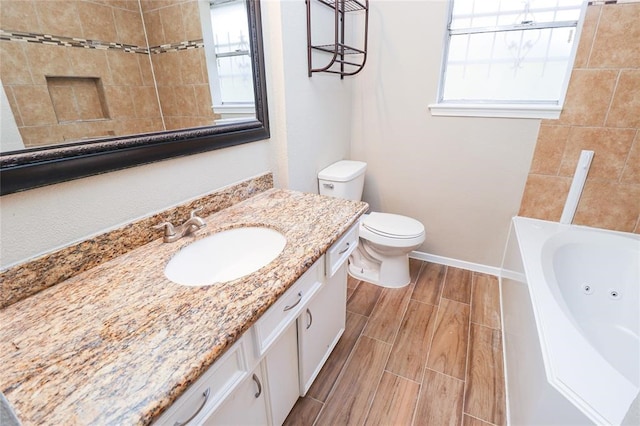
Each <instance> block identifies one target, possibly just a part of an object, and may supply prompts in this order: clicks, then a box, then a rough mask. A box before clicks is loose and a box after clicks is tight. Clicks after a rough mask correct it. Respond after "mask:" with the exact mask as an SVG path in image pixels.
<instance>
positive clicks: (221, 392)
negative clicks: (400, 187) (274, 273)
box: [156, 223, 358, 426]
mask: <svg viewBox="0 0 640 426" xmlns="http://www.w3.org/2000/svg"><path fill="white" fill-rule="evenodd" d="M357 226H358V224H357V223H356V224H355V225H354V226H353V227H352V228H351V229H350V230H349V231H347V233H345V234H344V235H343V237H342V238H340V239H339V240H338V242H336V243H335V244H334V245H333V246H331V248H330V249H329V250H328V251H327V253H326V255H323V256H321V257H320V259H318V260H317V261H316V262H315V263H314V264H313V265H312V266H311V268H309V269H308V270H307V271H306V272H305V273H304V274H303V275H302V276H301V277H300V278H299V279H298V280H297V281H296V282H295V283H294V284H293V285H292V286H291V287H290V288H289V289H288V290H287V291H286V292H285V293H284V294H283V295H282V296H281V297H280V298H279V299H278V300H277V301H276V302H275V303H274V304H273V305H272V306H271V307H270V308H269V309H268V310H267V311H266V312H265V313H264V314H263V315H262V316H261V317H260V319H258V321H256V323H255V324H254V325H253V326H252V327H251V328H250V329H249V330H248V331H247V332H246V333H245V334H243V335H242V337H241V338H240V339H238V341H237V342H236V343H234V345H233V346H232V347H231V348H229V349H228V350H227V352H226V353H225V354H224V355H223V356H222V357H221V358H220V359H219V360H217V361H216V362H215V363H214V364H213V366H212V367H210V368H209V370H207V371H206V372H205V373H204V374H203V375H202V377H200V378H199V379H198V380H197V381H196V382H195V383H194V384H193V385H191V387H190V388H189V389H187V391H186V392H185V393H184V395H182V396H181V397H180V398H179V399H178V400H177V401H176V402H175V403H174V404H173V405H172V406H171V407H170V408H169V409H168V410H167V411H166V412H165V413H163V414H162V416H161V417H160V418H159V419H158V421H157V422H156V424H157V425H170V426H175V425H183V424H188V425H270V426H271V425H273V426H278V425H281V424H282V422H284V420H285V419H286V417H287V415H288V414H289V412H290V411H291V408H293V406H294V405H295V403H296V401H297V399H298V397H299V396H300V395H304V394H306V392H307V390H308V389H309V387H310V386H311V383H312V382H313V380H314V379H315V377H316V376H317V374H318V372H319V371H320V369H321V368H322V366H323V365H324V363H325V361H326V360H327V358H328V357H329V355H330V353H331V351H332V350H333V348H334V347H335V345H336V343H337V342H338V339H339V338H340V336H341V335H342V333H343V331H344V327H345V315H346V286H347V265H346V263H347V259H348V257H349V255H350V254H351V252H352V251H353V250H354V249H355V248H356V246H357V244H358V228H357Z"/></svg>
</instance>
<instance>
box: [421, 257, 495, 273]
mask: <svg viewBox="0 0 640 426" xmlns="http://www.w3.org/2000/svg"><path fill="white" fill-rule="evenodd" d="M409 257H410V258H412V259H418V260H424V261H426V262H431V263H437V264H439V265H446V266H453V267H454V268H460V269H467V270H469V271H473V272H480V273H482V274H489V275H494V276H496V277H499V276H500V268H498V267H496V266H488V265H481V264H479V263H473V262H467V261H465V260H458V259H452V258H450V257H444V256H438V255H436V254H429V253H423V252H420V251H412V252H411V253H409Z"/></svg>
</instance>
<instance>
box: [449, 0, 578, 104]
mask: <svg viewBox="0 0 640 426" xmlns="http://www.w3.org/2000/svg"><path fill="white" fill-rule="evenodd" d="M582 9H583V1H582V0H451V7H450V15H449V17H450V20H449V25H448V28H447V43H446V48H445V55H444V63H443V73H442V79H441V85H440V93H439V99H438V103H439V104H447V103H451V104H459V105H464V104H474V105H476V106H477V105H482V104H499V105H502V106H503V107H504V106H505V105H514V106H516V105H523V104H526V105H542V106H544V105H547V106H555V107H558V106H561V105H562V101H563V98H564V93H565V91H566V85H567V82H568V76H569V73H570V72H571V67H572V65H573V55H574V52H575V47H576V46H575V45H576V43H577V40H576V39H577V37H576V32H577V29H578V23H579V20H580V17H581V12H582Z"/></svg>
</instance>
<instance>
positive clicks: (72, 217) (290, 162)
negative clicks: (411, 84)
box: [0, 0, 351, 268]
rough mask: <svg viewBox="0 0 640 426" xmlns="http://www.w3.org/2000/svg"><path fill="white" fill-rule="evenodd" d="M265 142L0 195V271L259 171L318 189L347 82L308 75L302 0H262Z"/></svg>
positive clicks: (341, 135) (334, 145) (345, 132)
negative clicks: (266, 109)
mask: <svg viewBox="0 0 640 426" xmlns="http://www.w3.org/2000/svg"><path fill="white" fill-rule="evenodd" d="M262 12H263V25H264V31H263V35H264V45H265V46H264V47H265V61H266V76H267V92H268V93H267V97H268V101H269V116H270V126H271V139H270V140H268V141H261V142H254V143H250V144H245V145H241V146H236V147H231V148H226V149H222V150H217V151H212V152H208V153H204V154H198V155H192V156H188V157H182V158H177V159H172V160H167V161H162V162H159V163H154V164H150V165H145V166H140V167H135V168H131V169H126V170H121V171H116V172H111V173H106V174H102V175H98V176H92V177H88V178H83V179H78V180H74V181H71V182H65V183H61V184H57V185H51V186H47V187H43V188H37V189H33V190H29V191H25V192H21V193H16V194H10V195H6V196H3V197H2V198H0V212H1V215H2V217H1V218H0V231H1V232H0V238H1V239H0V268H5V267H7V266H9V265H12V264H15V263H21V262H23V261H25V260H28V259H30V258H33V257H35V256H37V255H39V254H42V253H46V252H49V251H52V250H54V249H56V248H59V247H63V246H66V245H69V244H71V243H73V242H76V241H79V240H83V239H86V238H87V237H90V236H92V235H95V234H99V233H101V232H104V231H106V230H108V229H112V228H114V227H118V226H120V225H122V224H124V223H127V222H130V221H132V220H135V219H138V218H140V217H144V216H147V215H149V214H151V213H154V212H157V211H161V210H164V209H166V208H169V207H172V206H175V205H177V204H181V203H183V202H185V201H187V200H189V199H192V198H194V197H197V196H199V195H202V194H205V193H208V192H211V191H213V190H215V189H217V188H221V187H224V186H227V185H230V184H232V183H236V182H239V181H242V180H245V179H247V178H250V177H253V176H256V175H259V174H262V173H264V172H267V171H272V172H273V173H274V178H275V181H276V186H279V187H290V188H292V189H296V190H301V191H309V192H317V181H316V174H317V172H318V171H319V170H320V169H321V168H322V167H324V166H326V165H327V164H329V163H331V162H333V161H337V160H340V159H343V158H347V156H348V153H349V136H350V125H349V116H350V112H351V106H350V99H351V92H350V88H351V83H350V82H349V81H348V80H345V81H341V80H340V79H339V78H338V77H335V76H318V77H316V76H314V77H313V78H311V79H310V78H309V77H307V68H306V67H307V65H306V64H307V62H306V26H305V25H306V18H305V16H306V15H305V5H304V0H290V1H282V2H280V1H276V0H263V10H262Z"/></svg>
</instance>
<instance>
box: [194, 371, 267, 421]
mask: <svg viewBox="0 0 640 426" xmlns="http://www.w3.org/2000/svg"><path fill="white" fill-rule="evenodd" d="M264 383H265V379H264V374H263V365H262V364H258V365H257V366H256V368H255V369H254V370H253V371H252V372H251V373H250V374H249V377H246V378H245V379H244V380H243V381H242V382H241V383H240V384H239V385H238V386H237V387H236V388H235V389H234V391H233V392H231V394H229V396H227V397H226V398H225V399H224V401H223V402H222V404H221V405H220V407H218V409H216V410H215V411H214V412H213V414H211V415H209V416H207V418H206V419H203V422H202V424H204V425H207V426H219V425H225V426H232V425H237V426H246V425H267V424H270V423H269V421H268V413H267V396H266V395H267V394H266V389H265V388H264ZM196 424H197V423H196Z"/></svg>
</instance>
